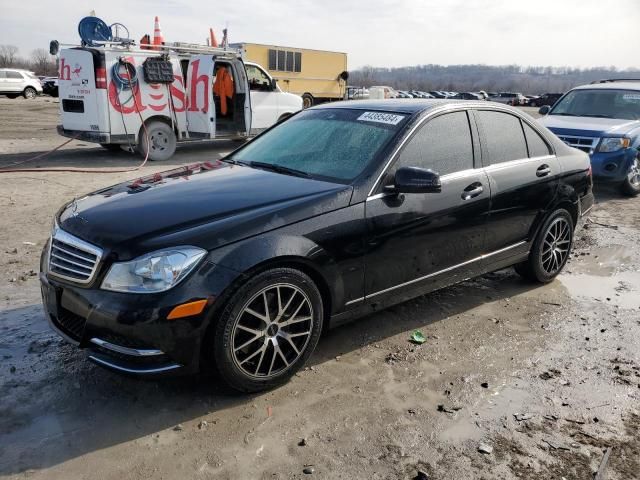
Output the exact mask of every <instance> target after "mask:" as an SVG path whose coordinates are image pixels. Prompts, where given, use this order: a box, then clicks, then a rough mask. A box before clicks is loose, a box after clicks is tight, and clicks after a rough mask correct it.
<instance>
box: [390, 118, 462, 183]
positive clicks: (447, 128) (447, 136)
mask: <svg viewBox="0 0 640 480" xmlns="http://www.w3.org/2000/svg"><path fill="white" fill-rule="evenodd" d="M399 167H422V168H428V169H431V170H433V171H434V172H437V173H438V174H440V175H447V174H449V173H454V172H459V171H462V170H468V169H471V168H473V142H472V140H471V128H470V127H469V118H468V117H467V112H453V113H447V114H444V115H440V116H438V117H436V118H434V119H432V120H429V121H428V122H427V123H426V124H425V125H424V126H423V127H421V128H420V130H418V132H417V133H416V134H415V135H414V136H413V137H412V138H411V139H410V140H409V142H408V143H407V144H406V146H405V147H404V149H403V150H402V152H401V153H400V157H399V159H398V162H397V164H396V168H399Z"/></svg>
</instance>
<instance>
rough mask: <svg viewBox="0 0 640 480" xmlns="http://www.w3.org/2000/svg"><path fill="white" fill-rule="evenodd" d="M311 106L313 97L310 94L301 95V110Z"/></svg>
mask: <svg viewBox="0 0 640 480" xmlns="http://www.w3.org/2000/svg"><path fill="white" fill-rule="evenodd" d="M313 104H314V99H313V95H311V94H310V93H305V94H304V95H302V108H309V107H313Z"/></svg>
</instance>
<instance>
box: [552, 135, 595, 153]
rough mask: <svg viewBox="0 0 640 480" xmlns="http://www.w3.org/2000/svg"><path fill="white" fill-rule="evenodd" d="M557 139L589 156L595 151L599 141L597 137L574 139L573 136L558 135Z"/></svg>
mask: <svg viewBox="0 0 640 480" xmlns="http://www.w3.org/2000/svg"><path fill="white" fill-rule="evenodd" d="M558 137H559V138H560V140H562V141H563V142H565V143H567V144H568V145H570V146H572V147H573V148H577V149H578V150H582V151H583V152H587V153H589V154H591V153H593V152H594V151H595V149H596V146H597V145H598V141H599V140H600V139H599V138H597V137H576V136H574V135H558Z"/></svg>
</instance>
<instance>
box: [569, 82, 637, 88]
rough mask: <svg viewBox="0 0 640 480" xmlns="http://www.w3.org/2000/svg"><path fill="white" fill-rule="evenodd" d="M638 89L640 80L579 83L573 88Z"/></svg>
mask: <svg viewBox="0 0 640 480" xmlns="http://www.w3.org/2000/svg"><path fill="white" fill-rule="evenodd" d="M612 89H617V90H640V82H622V81H621V82H603V83H589V84H587V85H580V86H579V87H575V88H574V89H573V90H612Z"/></svg>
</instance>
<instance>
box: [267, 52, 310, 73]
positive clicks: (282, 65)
mask: <svg viewBox="0 0 640 480" xmlns="http://www.w3.org/2000/svg"><path fill="white" fill-rule="evenodd" d="M268 57H269V70H275V71H279V72H301V71H302V53H300V52H293V51H290V50H274V49H271V50H269V52H268Z"/></svg>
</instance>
